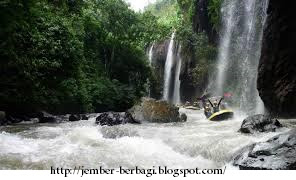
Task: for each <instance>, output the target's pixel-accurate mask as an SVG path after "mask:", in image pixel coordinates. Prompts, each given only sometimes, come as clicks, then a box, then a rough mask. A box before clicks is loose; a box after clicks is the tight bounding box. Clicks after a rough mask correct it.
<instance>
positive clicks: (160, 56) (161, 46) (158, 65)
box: [150, 40, 169, 99]
mask: <svg viewBox="0 0 296 180" xmlns="http://www.w3.org/2000/svg"><path fill="white" fill-rule="evenodd" d="M168 45H169V40H165V41H163V42H158V43H155V45H154V48H153V57H152V66H153V73H154V77H155V81H154V82H153V84H152V88H151V90H150V91H151V92H150V93H151V97H153V98H155V99H161V98H162V90H163V81H164V66H165V61H166V57H167V52H168Z"/></svg>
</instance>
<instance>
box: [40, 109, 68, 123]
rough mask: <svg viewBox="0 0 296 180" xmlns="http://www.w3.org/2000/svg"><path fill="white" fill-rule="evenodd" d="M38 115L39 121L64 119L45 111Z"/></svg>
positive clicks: (48, 121)
mask: <svg viewBox="0 0 296 180" xmlns="http://www.w3.org/2000/svg"><path fill="white" fill-rule="evenodd" d="M38 116H39V117H38V119H39V123H60V122H61V121H63V120H62V118H60V117H58V116H54V115H52V114H49V113H47V112H45V111H42V112H40V113H39V115H38Z"/></svg>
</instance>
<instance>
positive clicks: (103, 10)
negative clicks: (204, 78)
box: [0, 0, 166, 113]
mask: <svg viewBox="0 0 296 180" xmlns="http://www.w3.org/2000/svg"><path fill="white" fill-rule="evenodd" d="M0 16H1V20H0V59H1V67H0V70H1V73H0V84H1V90H0V102H1V107H0V108H1V109H4V110H5V109H8V110H14V111H32V110H38V109H45V110H48V111H51V112H56V113H64V112H90V111H94V110H96V111H105V110H124V109H126V108H128V107H130V106H131V105H132V104H133V103H134V102H135V101H136V100H137V99H139V98H140V97H141V96H142V95H143V94H144V93H145V83H146V81H147V78H149V77H150V76H151V75H150V68H149V66H148V65H147V63H146V62H147V61H146V57H145V53H144V51H143V49H144V47H145V46H146V45H147V44H149V43H150V42H152V41H154V40H155V39H160V38H162V37H164V36H165V34H164V32H165V31H166V30H165V27H164V26H160V25H159V24H158V23H157V19H156V17H155V16H153V15H152V14H151V13H148V12H146V13H143V14H142V13H136V12H134V11H132V10H130V9H129V8H128V5H127V4H126V3H124V2H123V1H122V0H100V1H96V0H75V1H73V0H59V1H56V0H48V1H47V0H42V1H40V0H26V1H21V0H3V1H1V3H0Z"/></svg>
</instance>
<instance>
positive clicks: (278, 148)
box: [233, 129, 296, 170]
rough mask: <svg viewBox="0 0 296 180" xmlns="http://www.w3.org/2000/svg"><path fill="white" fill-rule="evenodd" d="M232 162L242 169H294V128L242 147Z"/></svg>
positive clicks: (295, 149)
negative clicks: (264, 140)
mask: <svg viewBox="0 0 296 180" xmlns="http://www.w3.org/2000/svg"><path fill="white" fill-rule="evenodd" d="M233 164H234V165H235V166H239V168H240V169H242V170H248V169H250V170H296V129H293V130H290V131H289V132H286V133H283V134H280V135H277V136H275V137H273V138H271V139H269V140H268V141H266V142H260V143H255V144H252V145H250V146H247V147H245V148H243V149H242V150H241V151H240V152H239V153H238V155H237V156H236V157H235V158H234V162H233Z"/></svg>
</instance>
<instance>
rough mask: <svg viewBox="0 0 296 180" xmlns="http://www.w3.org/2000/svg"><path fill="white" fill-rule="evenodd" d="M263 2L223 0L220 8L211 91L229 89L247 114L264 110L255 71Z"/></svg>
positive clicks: (262, 16) (261, 33)
mask: <svg viewBox="0 0 296 180" xmlns="http://www.w3.org/2000/svg"><path fill="white" fill-rule="evenodd" d="M267 5H268V0H262V1H257V0H245V1H240V0H225V1H224V2H223V4H222V9H221V15H222V24H223V25H222V34H221V39H220V44H219V54H218V64H217V76H216V79H215V85H216V87H214V89H215V93H216V94H218V95H222V94H223V92H228V91H230V92H232V94H234V101H235V104H236V105H238V106H239V107H240V109H242V110H243V111H245V112H248V113H263V112H262V111H263V110H264V105H263V102H262V100H261V99H260V97H259V93H258V90H257V73H258V63H259V59H260V55H261V54H260V53H261V43H262V35H263V26H264V23H265V20H266V16H267V15H266V10H267ZM260 111H261V112H260Z"/></svg>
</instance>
